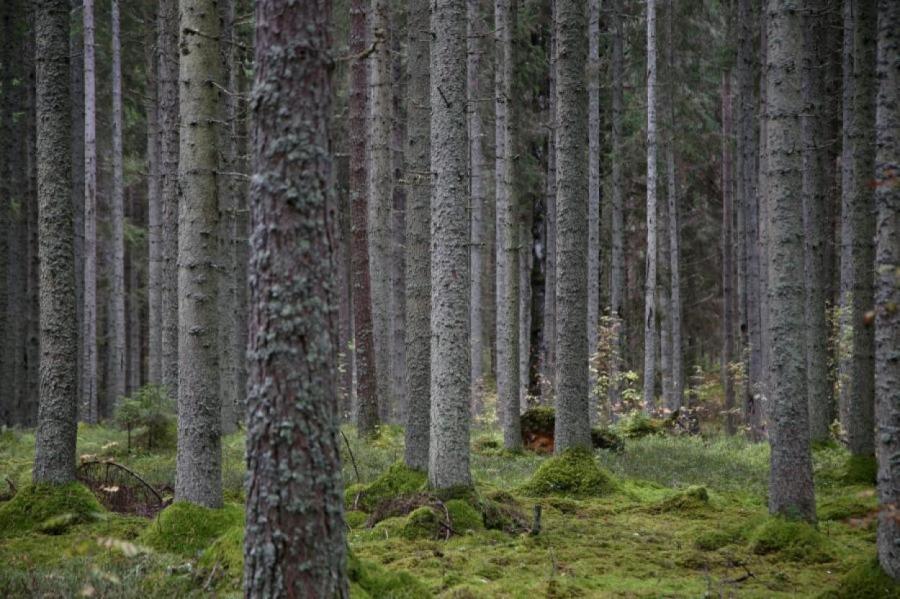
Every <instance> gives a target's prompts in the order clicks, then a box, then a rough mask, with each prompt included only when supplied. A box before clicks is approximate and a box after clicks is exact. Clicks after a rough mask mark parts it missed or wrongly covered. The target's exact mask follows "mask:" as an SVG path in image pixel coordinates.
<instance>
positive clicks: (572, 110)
mask: <svg viewBox="0 0 900 599" xmlns="http://www.w3.org/2000/svg"><path fill="white" fill-rule="evenodd" d="M585 8H586V7H585V4H584V2H583V0H559V1H558V4H557V14H556V19H555V21H556V22H555V23H554V25H555V27H556V43H557V53H558V54H557V61H556V68H557V72H556V77H557V80H556V96H557V105H556V106H557V110H558V113H557V116H558V119H559V123H558V128H557V138H556V140H557V146H556V165H557V169H558V170H557V195H556V235H557V237H556V252H557V253H556V256H557V260H556V300H557V312H556V358H557V368H556V386H555V387H556V431H555V451H556V452H557V453H559V452H562V451H565V450H566V449H568V448H570V447H590V444H591V431H590V414H589V407H588V356H587V330H586V329H587V327H586V325H587V272H586V271H587V260H585V258H584V256H585V254H586V253H587V244H588V231H587V216H588V214H587V212H588V211H587V204H586V203H585V202H584V198H585V197H587V196H586V194H587V164H585V160H586V159H587V141H588V140H587V135H586V133H587V132H586V131H585V130H584V123H585V122H587V89H585V86H584V68H585V66H586V63H587V53H588V52H587V50H588V49H587V23H586V22H585V21H586V17H587V12H586V10H585Z"/></svg>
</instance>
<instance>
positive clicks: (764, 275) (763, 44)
mask: <svg viewBox="0 0 900 599" xmlns="http://www.w3.org/2000/svg"><path fill="white" fill-rule="evenodd" d="M766 2H769V0H766ZM759 16H760V21H761V23H760V34H759V37H760V42H759V53H760V61H759V62H760V65H761V67H760V75H759V85H760V91H759V148H758V150H759V155H758V156H759V161H758V169H757V176H758V182H757V189H758V191H757V197H758V206H757V242H756V243H755V244H754V250H753V251H754V252H755V254H756V256H755V257H753V258H751V260H754V259H755V260H756V261H757V262H758V263H759V276H758V279H757V283H756V285H757V286H758V288H759V293H758V303H759V315H760V316H759V365H760V371H759V378H758V379H757V381H756V389H755V393H756V397H755V399H754V402H753V411H754V413H753V414H752V415H751V436H752V437H753V438H756V439H760V438H764V436H765V434H766V430H767V427H768V422H767V421H768V418H769V414H768V411H769V409H770V406H771V402H770V400H769V399H770V398H769V377H770V368H771V363H770V362H769V355H770V350H771V339H770V338H769V330H770V329H769V316H770V314H769V208H768V207H769V189H768V187H767V185H768V176H769V164H768V159H769V154H768V150H767V148H766V144H767V143H768V134H767V127H768V121H769V114H768V89H767V81H768V69H767V67H766V64H767V60H768V58H767V56H768V51H769V47H768V39H767V36H768V16H767V9H766V8H765V7H763V8H762V9H761V10H760V15H759ZM751 351H752V347H751Z"/></svg>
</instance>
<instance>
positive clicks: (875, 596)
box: [821, 558, 900, 599]
mask: <svg viewBox="0 0 900 599" xmlns="http://www.w3.org/2000/svg"><path fill="white" fill-rule="evenodd" d="M821 597H822V599H897V598H898V597H900V583H897V582H896V581H895V580H893V579H892V578H891V577H890V576H888V575H887V574H886V573H885V571H884V570H883V569H882V568H881V564H879V563H878V558H871V559H867V560H865V561H863V562H860V563H859V564H857V565H856V566H855V567H853V568H852V569H851V570H850V571H849V572H847V574H845V575H844V577H843V578H842V579H841V580H840V581H839V582H838V584H837V587H836V588H834V589H833V590H830V591H826V592H825V593H823V594H822V596H821Z"/></svg>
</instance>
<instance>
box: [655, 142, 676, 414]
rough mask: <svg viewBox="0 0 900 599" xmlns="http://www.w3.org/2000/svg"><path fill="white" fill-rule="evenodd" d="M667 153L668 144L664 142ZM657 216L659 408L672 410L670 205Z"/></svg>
mask: <svg viewBox="0 0 900 599" xmlns="http://www.w3.org/2000/svg"><path fill="white" fill-rule="evenodd" d="M663 148H664V150H665V151H666V153H667V154H668V144H664V146H663ZM657 207H658V208H659V219H658V221H657V223H656V225H657V227H658V229H659V232H658V233H657V235H658V236H659V245H657V250H658V251H657V262H658V264H659V271H658V272H657V275H658V280H659V284H658V285H657V286H656V305H657V306H659V333H658V334H659V374H660V380H661V382H662V407H663V408H665V409H667V410H671V409H672V403H673V402H672V321H671V318H672V306H671V298H672V294H671V293H670V290H669V281H670V280H671V278H670V276H669V265H670V263H671V261H670V257H669V253H670V251H671V248H670V245H669V204H668V202H659V203H658V206H657Z"/></svg>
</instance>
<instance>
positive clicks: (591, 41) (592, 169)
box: [587, 0, 601, 425]
mask: <svg viewBox="0 0 900 599" xmlns="http://www.w3.org/2000/svg"><path fill="white" fill-rule="evenodd" d="M587 76H588V248H587V277H588V278H587V351H588V360H590V357H591V356H592V355H593V354H594V352H596V351H597V340H598V333H599V328H598V327H599V324H600V194H601V187H600V0H588V67H587ZM588 374H589V377H588V393H590V402H589V405H590V415H591V424H592V425H594V424H597V422H598V421H599V418H600V398H599V397H598V396H597V392H596V387H597V377H596V375H595V374H594V370H593V369H589V370H588Z"/></svg>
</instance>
